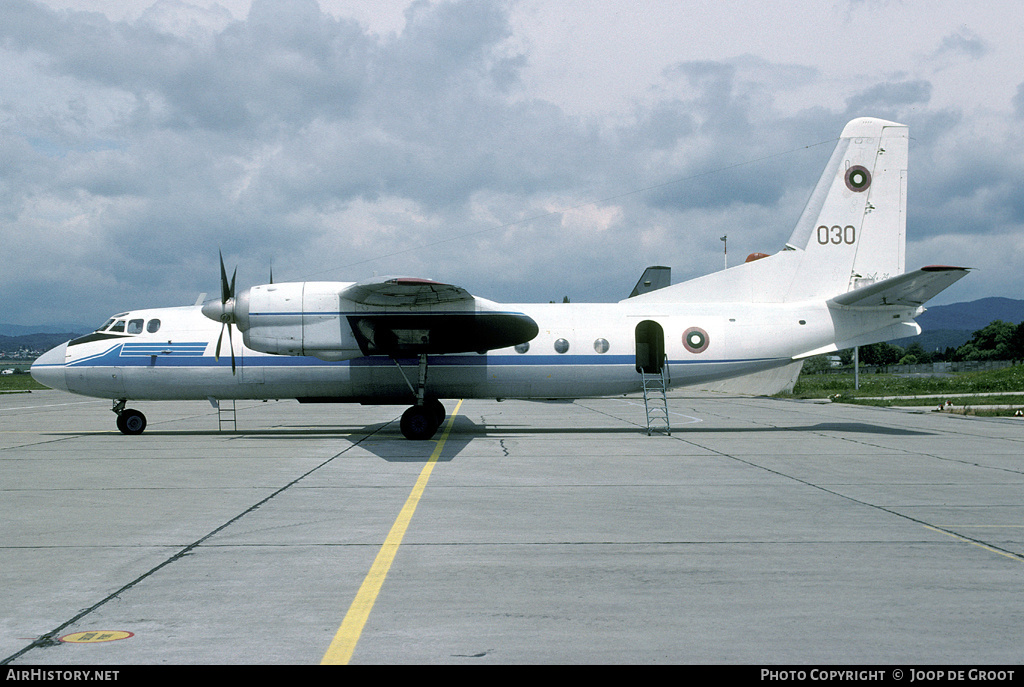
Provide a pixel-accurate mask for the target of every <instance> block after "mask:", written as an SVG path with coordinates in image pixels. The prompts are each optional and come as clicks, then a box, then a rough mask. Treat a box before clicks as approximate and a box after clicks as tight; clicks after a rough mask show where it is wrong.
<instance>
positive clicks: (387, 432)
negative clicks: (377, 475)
mask: <svg viewBox="0 0 1024 687" xmlns="http://www.w3.org/2000/svg"><path fill="white" fill-rule="evenodd" d="M450 421H452V418H451V417H449V418H448V419H446V420H445V424H444V425H442V428H441V430H440V432H439V433H438V437H437V438H435V439H434V440H428V441H409V440H407V439H405V438H404V437H403V436H402V433H401V431H400V429H399V427H398V421H397V419H396V420H392V421H390V422H376V423H373V424H369V425H345V424H333V423H332V424H324V425H302V426H291V427H289V426H285V425H281V426H276V427H261V428H254V429H246V428H244V427H242V428H239V429H230V430H219V429H203V430H199V429H197V430H180V429H175V430H160V429H155V428H151V429H147V430H146V433H145V434H144V435H143V437H146V438H152V437H183V436H193V437H218V436H219V437H224V438H232V437H236V438H237V437H260V438H262V439H270V440H285V441H301V440H302V439H303V438H308V439H323V438H324V437H331V436H335V437H338V438H339V439H341V438H344V439H348V440H350V441H352V442H353V443H354V444H355V445H357V446H358V447H359V448H360V449H362V450H364V451H367V452H369V453H371V454H373V455H375V456H377V457H379V458H380V459H382V460H385V461H388V462H412V463H416V462H422V463H425V462H427V461H428V460H430V457H431V455H433V453H434V451H435V449H436V447H437V442H438V440H439V439H440V438H441V437H446V440H445V446H444V448H443V450H442V451H441V454H440V455H439V456H438V458H437V461H438V462H447V461H451V460H452V459H454V457H455V456H457V455H459V453H461V451H462V450H463V449H464V448H465V447H466V446H467V445H468V444H469V443H470V442H471V441H472V440H473V439H479V438H483V437H505V436H514V435H518V436H523V437H529V436H537V435H541V436H555V435H566V436H569V435H576V434H590V435H622V436H625V435H634V436H636V437H637V441H646V440H649V438H648V437H647V436H646V434H647V428H646V427H644V426H642V425H640V424H625V425H622V426H618V427H607V426H606V427H585V426H574V427H537V426H536V425H530V424H526V423H522V424H520V423H489V422H484V423H481V422H476V421H474V420H472V419H470V418H469V417H466V416H465V415H456V416H455V418H454V422H452V426H451V430H450V431H448V432H447V434H445V430H446V429H447V423H448V422H450ZM624 422H628V421H624ZM787 432H798V433H801V432H811V433H820V432H841V433H847V434H862V435H885V436H905V437H917V436H932V435H934V434H935V433H934V432H923V431H919V430H912V429H904V428H901V427H891V426H884V425H874V424H869V423H863V422H819V423H816V424H811V425H763V426H749V425H748V426H744V427H722V426H714V425H711V424H710V423H703V422H702V423H699V424H692V423H691V424H686V425H680V426H679V427H677V428H673V429H672V435H671V436H672V437H673V438H680V439H681V438H685V437H699V436H701V435H709V434H750V433H754V434H775V433H787ZM53 434H55V435H57V436H82V435H83V434H82V433H81V432H54V433H53ZM90 434H92V433H90ZM92 435H93V436H116V437H119V438H120V437H121V435H120V434H119V433H118V432H117V431H116V430H115V431H112V432H101V433H97V434H92ZM657 436H665V435H664V434H656V435H655V437H651V438H650V439H654V438H656V437H657ZM123 439H124V441H126V442H132V441H137V440H138V439H137V438H135V437H124V438H123Z"/></svg>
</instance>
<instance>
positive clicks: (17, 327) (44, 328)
mask: <svg viewBox="0 0 1024 687" xmlns="http://www.w3.org/2000/svg"><path fill="white" fill-rule="evenodd" d="M93 329H95V326H93V327H89V326H87V325H82V324H50V325H48V324H40V325H30V326H25V325H23V324H5V323H3V322H0V336H25V335H27V334H64V333H67V332H77V333H76V334H74V336H81V335H82V334H85V333H87V332H91V331H92V330H93ZM68 338H73V337H68ZM64 341H67V339H64ZM60 343H63V341H61V342H60Z"/></svg>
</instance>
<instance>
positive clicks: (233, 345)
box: [228, 280, 235, 375]
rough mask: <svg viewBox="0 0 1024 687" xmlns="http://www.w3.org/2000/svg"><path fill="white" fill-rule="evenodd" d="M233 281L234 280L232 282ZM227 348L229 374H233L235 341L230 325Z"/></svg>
mask: <svg viewBox="0 0 1024 687" xmlns="http://www.w3.org/2000/svg"><path fill="white" fill-rule="evenodd" d="M232 281H234V280H232ZM228 346H230V347H231V374H232V375H233V374H235V340H234V339H233V338H232V336H231V325H230V324H229V325H228Z"/></svg>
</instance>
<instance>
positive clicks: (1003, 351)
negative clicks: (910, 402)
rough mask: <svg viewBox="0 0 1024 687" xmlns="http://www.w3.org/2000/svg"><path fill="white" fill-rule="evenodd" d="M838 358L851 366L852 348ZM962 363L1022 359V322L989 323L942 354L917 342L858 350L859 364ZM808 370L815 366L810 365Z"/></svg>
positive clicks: (883, 344)
mask: <svg viewBox="0 0 1024 687" xmlns="http://www.w3.org/2000/svg"><path fill="white" fill-rule="evenodd" d="M837 355H839V358H840V360H841V361H842V364H843V365H852V364H853V349H852V348H850V349H847V350H845V351H840V352H839V353H838V354H837ZM812 360H813V359H812ZM964 360H1024V322H1022V323H1020V324H1014V323H1012V322H1003V321H1002V320H992V322H990V323H989V324H988V325H986V326H985V327H983V328H982V329H979V330H978V331H976V332H974V333H973V334H972V335H971V340H970V341H968V342H967V343H965V344H963V345H962V346H957V347H955V348H954V347H952V346H948V347H947V348H946V350H944V351H926V350H925V349H924V346H922V345H921V344H920V343H917V342H914V343H912V344H910V345H909V346H907V347H906V348H903V347H902V346H897V345H896V344H892V343H888V342H882V343H876V344H871V345H869V346H861V347H860V362H861V364H862V365H920V364H928V363H941V362H960V361H964ZM815 362H818V364H819V365H820V366H821V367H822V368H823V369H824V368H825V367H827V365H828V363H827V362H825V361H820V362H819V361H815ZM808 363H811V360H809V361H808ZM811 367H812V368H814V367H815V365H814V364H811ZM804 369H805V370H806V371H808V372H811V371H814V370H813V369H812V370H807V365H804Z"/></svg>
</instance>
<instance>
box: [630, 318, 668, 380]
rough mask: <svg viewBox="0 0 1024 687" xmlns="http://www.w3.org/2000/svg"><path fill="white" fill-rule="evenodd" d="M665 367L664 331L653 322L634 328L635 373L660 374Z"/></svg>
mask: <svg viewBox="0 0 1024 687" xmlns="http://www.w3.org/2000/svg"><path fill="white" fill-rule="evenodd" d="M664 365H665V330H663V329H662V328H661V325H660V324H658V323H657V322H654V321H653V320H644V321H643V322H641V323H639V324H638V325H637V326H636V371H637V372H643V373H646V374H661V369H662V367H664Z"/></svg>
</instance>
